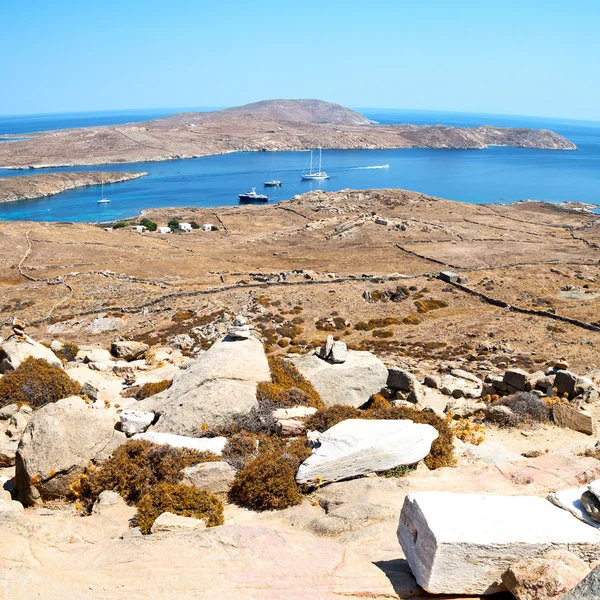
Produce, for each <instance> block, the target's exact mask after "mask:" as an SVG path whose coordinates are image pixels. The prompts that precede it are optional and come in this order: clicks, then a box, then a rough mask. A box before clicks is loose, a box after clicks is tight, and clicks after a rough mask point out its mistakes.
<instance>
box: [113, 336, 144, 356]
mask: <svg viewBox="0 0 600 600" xmlns="http://www.w3.org/2000/svg"><path fill="white" fill-rule="evenodd" d="M148 348H150V346H148V344H144V343H143V342H134V341H125V340H122V341H117V342H113V343H112V344H111V346H110V352H111V354H112V355H113V356H115V357H116V358H120V359H122V360H127V361H131V360H135V359H136V358H140V356H142V355H143V354H144V352H146V350H148Z"/></svg>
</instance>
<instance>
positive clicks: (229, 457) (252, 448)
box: [222, 431, 261, 469]
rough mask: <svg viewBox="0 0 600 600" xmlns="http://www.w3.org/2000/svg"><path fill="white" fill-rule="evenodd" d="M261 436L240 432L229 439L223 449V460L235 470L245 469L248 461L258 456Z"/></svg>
mask: <svg viewBox="0 0 600 600" xmlns="http://www.w3.org/2000/svg"><path fill="white" fill-rule="evenodd" d="M260 439H261V436H259V435H257V434H255V433H249V432H248V431H239V432H238V433H234V434H233V435H232V436H230V437H229V438H228V439H227V443H226V444H225V447H224V448H223V453H222V457H223V460H225V461H226V462H228V463H229V464H230V465H231V466H232V467H234V468H235V469H241V468H243V467H244V465H245V464H246V462H247V461H249V460H251V459H253V458H256V457H257V456H258V447H259V445H260Z"/></svg>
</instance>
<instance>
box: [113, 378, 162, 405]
mask: <svg viewBox="0 0 600 600" xmlns="http://www.w3.org/2000/svg"><path fill="white" fill-rule="evenodd" d="M171 383H172V381H171V380H170V379H165V380H163V381H158V382H156V383H153V382H149V383H145V384H144V385H141V386H136V387H132V388H129V389H128V390H125V392H123V394H121V395H122V396H124V397H125V398H135V399H136V400H144V399H145V398H149V397H150V396H154V394H160V392H164V391H165V390H166V389H169V388H170V387H171Z"/></svg>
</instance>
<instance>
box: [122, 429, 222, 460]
mask: <svg viewBox="0 0 600 600" xmlns="http://www.w3.org/2000/svg"><path fill="white" fill-rule="evenodd" d="M133 438H134V439H136V440H147V441H148V442H152V443H154V444H168V445H169V446H173V447H174V448H190V449H192V450H199V451H200V452H214V453H215V454H218V455H220V454H221V453H222V452H223V448H224V447H225V444H226V443H227V438H224V437H213V438H195V437H188V436H185V435H175V434H173V433H162V432H159V431H146V432H145V433H136V434H135V435H134V436H133Z"/></svg>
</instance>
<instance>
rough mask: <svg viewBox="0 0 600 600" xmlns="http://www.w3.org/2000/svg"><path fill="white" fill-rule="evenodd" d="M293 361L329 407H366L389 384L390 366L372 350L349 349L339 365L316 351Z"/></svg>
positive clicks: (292, 359)
mask: <svg viewBox="0 0 600 600" xmlns="http://www.w3.org/2000/svg"><path fill="white" fill-rule="evenodd" d="M290 362H291V363H292V364H293V365H294V366H295V367H296V368H297V369H298V370H299V371H300V373H301V374H302V375H303V376H304V377H306V379H308V380H309V381H310V382H311V383H312V384H313V386H314V387H315V389H316V390H317V392H319V394H320V396H321V398H322V400H323V402H324V403H325V405H326V406H334V405H335V404H343V405H347V406H355V407H358V406H362V405H363V404H365V403H366V402H367V401H368V400H369V398H370V397H371V396H372V395H373V394H376V393H378V392H379V391H381V389H382V388H383V387H385V384H386V381H387V377H388V370H387V368H386V366H385V365H384V364H383V363H382V362H381V361H380V360H379V359H378V358H377V357H376V356H374V355H373V354H371V353H370V352H362V351H356V350H348V358H347V359H346V362H345V363H344V364H338V365H332V364H330V363H329V362H327V361H324V360H322V359H321V358H319V357H318V356H317V355H316V354H308V355H306V356H298V357H294V358H291V359H290ZM265 379H268V377H266V378H265Z"/></svg>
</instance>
